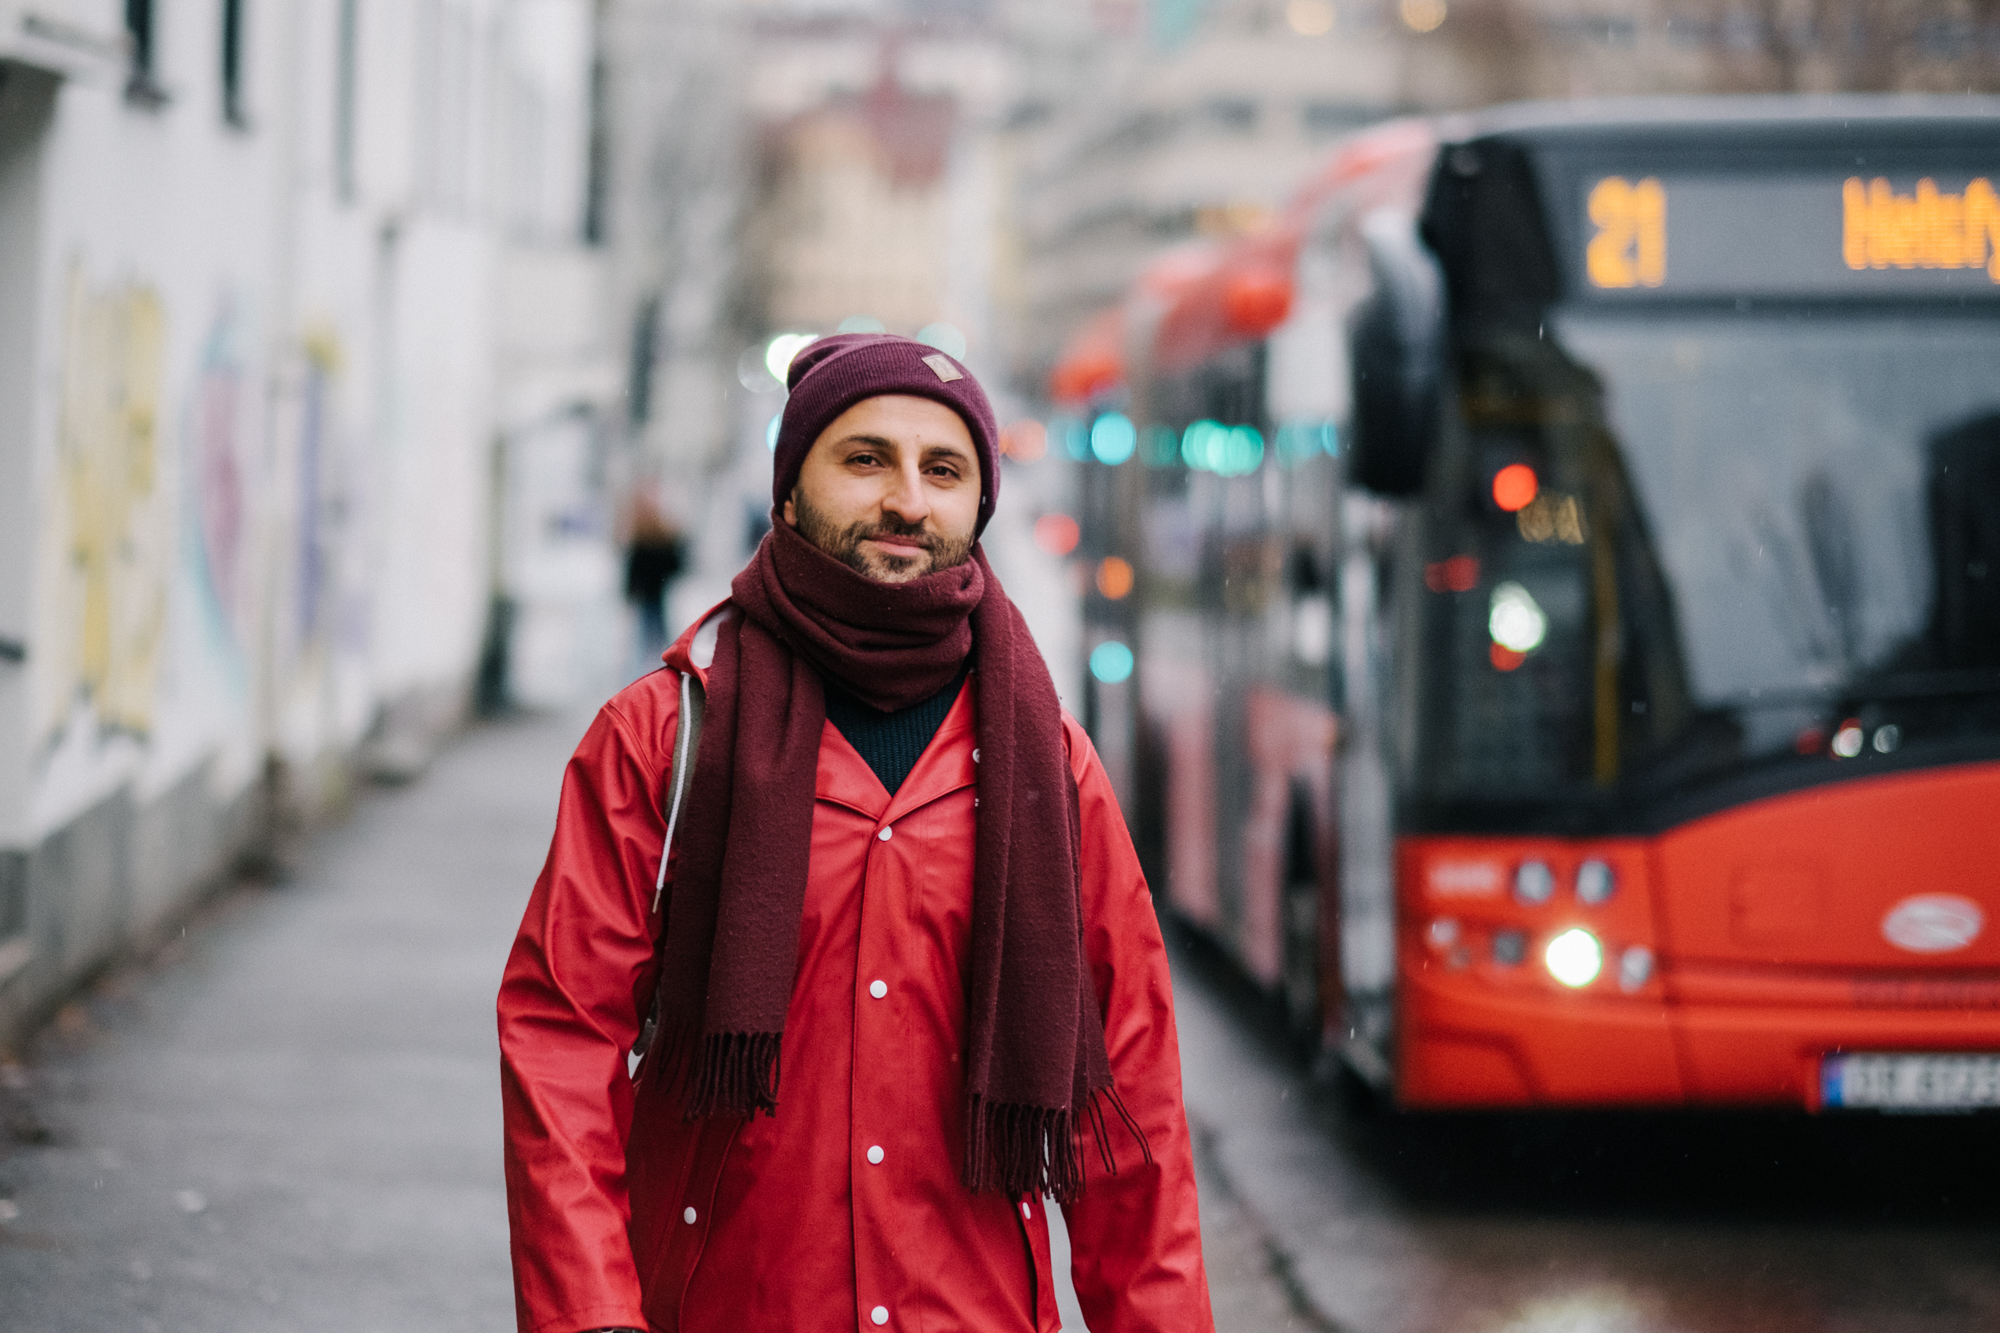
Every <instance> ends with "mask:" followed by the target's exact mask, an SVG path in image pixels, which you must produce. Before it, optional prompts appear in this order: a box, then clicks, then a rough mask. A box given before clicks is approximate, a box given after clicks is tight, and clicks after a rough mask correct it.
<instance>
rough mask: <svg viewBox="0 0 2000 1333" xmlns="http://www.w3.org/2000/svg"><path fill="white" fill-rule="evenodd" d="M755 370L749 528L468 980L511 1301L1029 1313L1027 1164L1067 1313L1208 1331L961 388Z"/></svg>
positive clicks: (812, 1326)
mask: <svg viewBox="0 0 2000 1333" xmlns="http://www.w3.org/2000/svg"><path fill="white" fill-rule="evenodd" d="M788 380H789V383H790V387H791V397H790V399H789V400H788V401H787V403H786V407H785V415H784V420H783V422H782V424H781V427H780V430H779V434H778V441H777V446H776V452H775V457H774V471H775V476H774V479H773V484H772V501H773V505H774V510H773V514H772V520H773V522H772V531H771V532H770V534H769V535H768V536H767V537H766V538H765V540H764V542H763V544H762V545H761V546H760V547H759V548H758V550H757V553H756V555H755V556H754V557H753V558H752V560H751V562H750V564H749V566H748V567H747V568H746V569H745V570H744V571H743V572H742V573H741V574H739V575H738V576H737V578H736V580H735V582H734V584H733V585H732V596H731V597H730V599H729V600H728V601H727V602H725V603H723V604H722V605H721V606H720V607H718V608H716V610H714V611H712V612H710V613H709V615H708V616H706V617H705V618H704V619H703V620H702V621H701V622H700V623H699V624H698V625H697V626H696V627H695V628H694V629H692V630H691V631H690V632H689V633H688V634H686V635H684V636H683V637H682V638H681V640H680V641H679V642H677V643H675V644H674V645H673V646H672V647H671V648H669V649H668V651H667V653H666V663H667V666H668V667H669V668H671V669H670V670H667V671H659V672H655V673H653V674H652V675H650V676H647V677H645V678H644V679H642V680H640V681H639V682H637V683H636V684H634V685H632V686H630V687H629V688H627V689H626V690H624V691H623V692H622V693H620V694H619V695H618V696H617V697H615V698H614V699H612V700H611V702H610V703H609V704H607V705H606V706H605V708H604V709H603V711H602V712H601V713H600V714H599V715H598V718H597V721H596V723H595V724H594V725H593V726H592V727H591V729H590V732H589V734H588V735H587V736H585V738H584V740H583V743H582V744H581V745H580V746H579V747H578V749H577V752H576V755H575V757H574V758H573V759H572V760H571V762H570V766H569V771H568V775H567V778H566V780H565V782H564V785H563V794H562V801H561V807H560V812H559V815H558V818H557V824H556V833H555V839H554V842H553V845H552V846H551V848H550V851H549V859H548V863H547V865H546V866H545V868H544V869H543V871H542V875H541V878H540V880H539V881H538V882H537V883H536V886H535V891H534V896H533V898H532V900H531V901H530V903H529V905H528V912H527V917H526V920H525V921H524V922H523V923H522V927H521V933H520V937H519V939H518V940H517V941H516V943H515V946H514V952H513V956H512V957H511V959H510V960H509V962H508V966H507V973H506V978H505V980H504V982H503V983H502V987H501V993H500V1042H501V1052H502V1082H503V1093H504V1100H505V1111H506V1128H507V1184H508V1203H509V1216H510V1221H511V1224H512V1229H513V1245H514V1278H515V1291H516V1297H517V1307H518V1310H519V1320H520V1327H521V1329H522V1330H524V1333H579V1331H580V1330H597V1329H623V1328H632V1329H651V1330H661V1331H666V1330H687V1331H688V1333H708V1331H709V1330H723V1329H727V1330H731V1333H739V1331H740V1333H790V1331H791V1330H799V1331H800V1333H805V1331H806V1330H815V1331H816V1330H829V1329H848V1330H853V1331H854V1333H868V1331H869V1330H873V1329H877V1328H885V1329H890V1330H908V1331H909V1333H918V1331H919V1330H921V1331H922V1333H948V1331H953V1330H965V1331H966V1333H989V1331H990V1333H1013V1331H1014V1330H1038V1331H1041V1333H1054V1330H1055V1329H1056V1328H1057V1325H1058V1318H1057V1314H1056V1309H1055V1301H1054V1296H1053V1292H1052V1290H1051V1272H1050V1267H1049V1238H1048V1228H1047V1220H1046V1216H1045V1214H1044V1212H1043V1206H1044V1200H1045V1198H1047V1197H1049V1196H1053V1197H1055V1198H1056V1199H1058V1200H1059V1201H1060V1202H1061V1204H1062V1207H1063V1211H1064V1216H1065V1220H1066V1221H1067V1223H1068V1227H1069V1234H1070V1238H1071V1247H1072V1254H1073V1258H1072V1264H1071V1271H1072V1274H1073V1276H1074V1278H1075V1283H1076V1288H1077V1293H1078V1296H1079V1298H1080V1300H1081V1302H1082V1305H1083V1309H1084V1314H1085V1317H1086V1319H1087V1320H1088V1322H1089V1325H1090V1328H1091V1329H1092V1330H1093V1333H1148V1331H1150V1330H1161V1331H1162V1333H1165V1331H1168V1330H1171V1331H1173V1333H1208V1330H1210V1329H1211V1327H1212V1325H1211V1319H1210V1314H1209V1304H1208V1289H1207V1279H1206V1277H1205V1275H1204V1273H1203V1270H1202V1263H1201V1250H1200V1239H1199V1233H1198V1227H1197V1219H1196V1210H1195V1191H1194V1176H1193V1168H1192V1163H1191V1157H1190V1152H1189V1147H1188V1136H1187V1126H1186V1121H1185V1118H1184V1114H1183V1110H1182V1105H1181V1092H1180V1072H1179V1066H1178V1055H1177V1047H1176V1042H1175V1036H1174V1023H1173V1003H1172V996H1171V992H1170V990H1169V985H1168V977H1167V965H1166V958H1165V955H1164V952H1163V950H1162V947H1161V942H1160V935H1159V929H1158V926H1157V924H1156V922H1155V920H1154V916H1153V910H1152V904H1151V900H1150V898H1149V897H1148V894H1147V890H1146V885H1145V881H1144V880H1143V878H1142V877H1141V875H1140V872H1139V867H1138V862H1137V860H1136V858H1135V857H1134V855H1133V852H1132V844H1131V840H1130V838H1129V837H1128V836H1127V834H1126V831H1125V826H1124V823H1123V820H1122V818H1121V817H1120V815H1119V813H1118V808H1117V804H1116V802H1115V800H1114V798H1113V796H1112V793H1111V790H1110V787H1109V785H1108V783H1107V782H1106V780H1105V777H1104V772H1103V770H1102V768H1101V767H1100V766H1099V764H1098V761H1097V757H1096V754H1095V753H1094V751H1093V750H1092V749H1091V746H1090V742H1089V740H1088V739H1087V738H1086V737H1085V736H1084V734H1083V732H1082V731H1081V729H1079V728H1078V727H1077V726H1076V724H1075V722H1074V721H1073V720H1071V719H1070V718H1069V717H1068V716H1067V715H1066V714H1064V713H1063V712H1062V710H1061V708H1060V706H1059V704H1058V703H1057V701H1056V696H1055V689H1054V685H1053V683H1052V682H1051V681H1050V679H1049V675H1048V671H1047V668H1046V667H1045V666H1044V665H1043V663H1042V661H1041V658H1040V656H1039V655H1038V653H1037V651H1036V649H1035V646H1034V643H1033V641H1032V640H1031V638H1030V637H1029V635H1028V631H1027V627H1026V625H1025V624H1024V623H1023V622H1022V620H1021V617H1020V614H1019V612H1018V611H1016V610H1015V608H1014V606H1013V604H1012V603H1011V602H1009V601H1008V600H1007V596H1006V594H1005V593H1004V592H1002V591H1001V589H1000V585H999V582H998V581H997V580H996V579H995V578H994V577H993V571H992V569H991V568H990V567H989V566H988V565H987V563H986V559H985V556H984V555H983V554H982V553H981V552H980V550H979V548H978V545H977V542H978V537H979V534H980V531H981V530H982V529H983V528H984V527H985V524H986V521H987V520H988V519H989V518H990V517H991V516H992V513H993V506H994V502H995V500H997V499H998V496H999V485H1000V467H999V456H998V448H997V432H996V430H995V429H994V421H993V412H992V408H991V407H990V406H989V405H988V403H987V400H986V396H985V394H984V393H983V392H982V391H981V390H980V388H979V385H978V383H977V382H976V381H975V380H974V379H973V377H972V375H971V373H970V372H969V371H967V370H966V369H965V367H964V366H963V365H961V364H960V363H959V362H957V361H956V360H954V359H953V358H951V357H949V356H946V355H944V354H943V353H940V352H935V351H932V350H931V349H930V348H928V347H925V346H923V345H922V344H919V343H914V342H911V341H909V340H907V339H903V338H895V337H890V336H886V335H844V336H839V337H833V338H827V339H824V340H822V341H820V342H817V343H814V344H812V345H811V346H810V347H808V348H807V349H806V350H805V351H804V352H802V353H800V355H799V356H798V357H797V358H796V359H795V360H794V361H793V363H792V366H791V370H790V373H789V376H788ZM684 675H691V679H690V680H688V681H685V682H684V681H683V676H684ZM695 679H698V680H699V681H700V682H701V684H702V686H703V689H704V691H705V695H706V706H705V709H704V710H702V712H701V713H700V717H701V722H700V729H699V733H698V735H699V740H698V743H697V745H696V747H695V748H696V753H695V755H694V757H693V759H692V761H691V777H690V778H689V780H688V783H687V796H686V801H685V805H684V806H683V807H681V808H679V809H678V811H677V813H676V815H675V827H674V828H673V830H672V836H671V844H670V851H669V854H668V858H667V860H666V862H665V864H664V866H662V865H661V860H662V845H663V843H665V842H667V841H668V830H667V820H666V816H665V813H664V812H665V810H666V808H667V806H668V804H669V799H668V795H667V792H668V784H669V780H670V774H669V769H670V767H671V765H672V762H673V755H674V741H675V737H676V734H677V728H678V726H679V724H680V721H681V710H682V706H683V701H684V700H685V701H687V702H688V704H689V711H690V712H691V713H692V712H693V709H692V701H693V699H694V698H695V696H694V695H693V694H692V692H691V689H690V688H689V687H691V685H692V682H693V680H695ZM656 871H657V872H658V873H657V878H656ZM649 1009H651V1010H653V1011H654V1013H655V1021H656V1024H657V1027H656V1029H655V1032H654V1035H653V1037H652V1039H651V1040H650V1042H649V1043H648V1044H647V1045H646V1048H645V1052H644V1056H643V1058H642V1059H641V1060H640V1061H639V1062H638V1064H637V1066H636V1072H633V1070H632V1069H631V1067H630V1065H629V1062H628V1052H630V1051H631V1050H632V1048H633V1046H634V1044H635V1043H636V1042H637V1041H638V1040H639V1035H640V1031H641V1026H642V1023H643V1021H644V1020H645V1018H646V1016H647V1014H648V1011H649Z"/></svg>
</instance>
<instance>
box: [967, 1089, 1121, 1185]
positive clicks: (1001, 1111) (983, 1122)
mask: <svg viewBox="0 0 2000 1333" xmlns="http://www.w3.org/2000/svg"><path fill="white" fill-rule="evenodd" d="M1107 1103H1108V1104H1109V1105H1110V1107H1111V1109H1112V1110H1113V1111H1115V1112H1116V1113H1117V1115H1118V1118H1119V1119H1120V1120H1121V1121H1123V1122H1124V1125H1125V1128H1126V1129H1127V1130H1129V1131H1130V1132H1131V1134H1132V1137H1133V1138H1134V1139H1136V1140H1138V1142H1139V1152H1140V1155H1141V1156H1142V1157H1143V1158H1144V1159H1145V1162H1146V1165H1148V1166H1151V1165H1152V1164H1153V1145H1152V1144H1150V1143H1148V1142H1147V1141H1146V1134H1145V1131H1144V1130H1142V1129H1140V1128H1139V1122H1138V1121H1137V1120H1134V1119H1133V1118H1132V1113H1131V1112H1130V1111H1128V1110H1127V1109H1126V1108H1125V1100H1124V1098H1122V1097H1120V1096H1119V1095H1118V1089H1117V1088H1115V1087H1110V1086H1106V1087H1102V1088H1098V1089H1096V1090H1094V1091H1092V1092H1091V1093H1090V1094H1089V1095H1087V1096H1086V1097H1085V1098H1084V1099H1083V1103H1082V1105H1081V1106H1080V1107H1076V1108H1072V1107H1048V1106H1021V1105H1018V1104H1015V1103H1011V1102H995V1101H989V1100H987V1099H986V1098H985V1097H982V1096H980V1095H979V1094H978V1093H974V1094H973V1095H972V1106H971V1113H970V1115H969V1116H968V1117H967V1126H966V1136H965V1161H964V1163H963V1164H962V1166H961V1170H960V1175H961V1178H962V1179H963V1181H964V1183H965V1187H966V1188H967V1189H968V1190H971V1191H972V1192H973V1193H974V1194H980V1193H984V1192H986V1191H988V1190H994V1191H998V1192H999V1193H1001V1194H1004V1195H1006V1196H1007V1197H1008V1198H1024V1197H1034V1196H1038V1195H1050V1196H1052V1197H1054V1199H1055V1201H1056V1202H1057V1203H1065V1204H1066V1203H1074V1202H1075V1201H1076V1199H1077V1197H1078V1196H1079V1195H1081V1194H1082V1193H1083V1186H1084V1172H1083V1145H1082V1143H1081V1142H1080V1140H1079V1135H1078V1133H1077V1130H1078V1125H1077V1121H1078V1119H1079V1117H1080V1118H1081V1119H1082V1120H1084V1121H1085V1122H1087V1123H1088V1124H1089V1126H1090V1136H1091V1139H1092V1141H1093V1142H1094V1143H1095V1144H1096V1145H1097V1153H1098V1157H1099V1158H1100V1159H1101V1160H1102V1161H1103V1163H1104V1169H1105V1171H1107V1172H1108V1173H1109V1174H1111V1175H1114V1176H1115V1175H1117V1174H1118V1159H1117V1156H1116V1154H1114V1153H1113V1151H1112V1148H1111V1133H1110V1130H1109V1128H1108V1127H1107V1126H1106V1124H1105V1121H1104V1107H1105V1105H1106V1104H1107Z"/></svg>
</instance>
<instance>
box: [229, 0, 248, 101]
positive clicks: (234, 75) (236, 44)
mask: <svg viewBox="0 0 2000 1333" xmlns="http://www.w3.org/2000/svg"><path fill="white" fill-rule="evenodd" d="M246 3H247V0H222V118H223V119H224V120H226V121H228V122H229V123H230V124H231V125H234V126H235V127H236V128H237V129H239V130H244V129H249V128H250V117H249V114H248V113H247V112H245V111H244V109H243V7H244V5H245V4H246Z"/></svg>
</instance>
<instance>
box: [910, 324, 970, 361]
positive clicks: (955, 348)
mask: <svg viewBox="0 0 2000 1333" xmlns="http://www.w3.org/2000/svg"><path fill="white" fill-rule="evenodd" d="M917 341H918V342H920V343H923V344H925V345H926V346H930V347H935V348H937V349H938V350H939V351H940V352H943V353H944V354H945V355H946V356H948V357H950V358H952V359H953V360H954V361H963V360H965V335H964V334H963V333H961V332H960V331H959V329H958V326H957V325H956V324H946V323H945V322H943V321H942V320H940V321H938V322H937V323H935V324H926V325H924V326H923V327H922V328H920V329H918V330H917Z"/></svg>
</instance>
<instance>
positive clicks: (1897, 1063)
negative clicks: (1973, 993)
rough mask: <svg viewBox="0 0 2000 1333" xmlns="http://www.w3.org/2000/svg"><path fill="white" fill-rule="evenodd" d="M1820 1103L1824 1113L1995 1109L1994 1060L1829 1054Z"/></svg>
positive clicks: (1997, 1066)
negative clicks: (1843, 1111) (1873, 1109)
mask: <svg viewBox="0 0 2000 1333" xmlns="http://www.w3.org/2000/svg"><path fill="white" fill-rule="evenodd" d="M1820 1100H1821V1103H1822V1104H1823V1105H1824V1106H1825V1107H1826V1108H1827V1109H1828V1110H1838V1109H1841V1108H1845V1107H1864V1108H1878V1107H1879V1108H1882V1109H1886V1110H1912V1111H1962V1110H1970V1109H1975V1108H1978V1107H1986V1106H1991V1107H2000V1055H1829V1056H1827V1057H1826V1059H1825V1061H1824V1062H1823V1063H1822V1064H1821V1066H1820Z"/></svg>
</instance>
